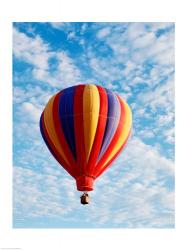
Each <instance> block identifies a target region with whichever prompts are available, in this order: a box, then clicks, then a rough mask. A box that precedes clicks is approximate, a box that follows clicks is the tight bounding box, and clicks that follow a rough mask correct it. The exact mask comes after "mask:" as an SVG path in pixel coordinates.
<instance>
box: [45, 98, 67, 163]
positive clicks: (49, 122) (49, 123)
mask: <svg viewBox="0 0 187 250" xmlns="http://www.w3.org/2000/svg"><path fill="white" fill-rule="evenodd" d="M55 97H56V95H55V96H53V97H52V98H51V99H50V100H49V102H48V103H47V106H46V107H45V110H44V123H45V127H46V130H47V133H48V135H49V138H50V139H51V141H52V143H53V144H54V146H55V147H56V149H57V150H58V152H59V154H60V155H61V156H62V158H63V159H64V160H65V162H66V163H67V164H68V165H70V164H69V162H68V160H67V158H66V156H65V154H64V151H63V150H62V147H61V145H60V142H59V139H58V136H57V134H56V130H55V127H54V122H53V116H52V114H53V102H54V99H55Z"/></svg>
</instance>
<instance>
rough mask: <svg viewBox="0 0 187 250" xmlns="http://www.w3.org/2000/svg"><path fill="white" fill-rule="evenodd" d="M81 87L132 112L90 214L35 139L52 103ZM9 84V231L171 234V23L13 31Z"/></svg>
mask: <svg viewBox="0 0 187 250" xmlns="http://www.w3.org/2000/svg"><path fill="white" fill-rule="evenodd" d="M79 83H93V84H100V85H102V86H103V87H106V88H109V89H111V90H113V91H114V92H116V93H119V94H120V95H121V96H122V97H123V98H124V99H125V100H126V101H127V102H128V103H129V105H130V107H131V109H132V112H133V133H132V137H131V139H130V140H129V143H128V145H127V147H126V149H125V150H124V151H123V152H122V154H121V155H120V156H119V157H118V159H117V160H116V161H115V163H114V164H113V165H112V166H111V168H110V169H108V171H106V172H105V173H104V174H103V176H101V178H100V179H98V180H97V181H96V182H95V190H94V191H93V192H91V193H90V196H91V203H90V205H88V206H81V205H80V201H79V196H80V194H81V193H80V192H78V191H76V186H75V182H74V180H73V179H72V178H71V177H70V176H68V174H67V173H66V172H65V171H64V170H63V169H62V168H61V167H60V166H59V165H58V163H57V162H56V161H55V160H54V159H53V157H52V156H51V155H50V153H49V151H48V149H47V147H46V146H45V144H44V142H43V140H42V138H41V135H40V131H39V117H40V114H41V112H42V110H43V108H44V106H45V104H46V103H47V101H48V99H49V97H50V96H51V95H53V94H55V93H56V92H57V91H59V90H60V89H63V88H66V87H68V86H72V85H77V84H79ZM13 84H14V85H13V96H14V186H13V196H14V202H13V206H14V216H13V226H14V227H16V228H19V227H28V228H32V227H34V228H63V227H68V228H84V227H86V228H173V227H174V119H175V117H174V108H175V107H174V24H173V23H14V25H13Z"/></svg>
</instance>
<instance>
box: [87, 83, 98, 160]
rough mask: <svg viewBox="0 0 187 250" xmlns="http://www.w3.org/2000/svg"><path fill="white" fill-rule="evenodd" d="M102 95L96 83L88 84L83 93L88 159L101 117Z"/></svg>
mask: <svg viewBox="0 0 187 250" xmlns="http://www.w3.org/2000/svg"><path fill="white" fill-rule="evenodd" d="M99 109H100V97H99V91H98V89H97V87H96V86H95V85H92V84H90V85H86V86H85V88H84V93H83V120H84V144H85V151H86V159H87V161H88V159H89V156H90V152H91V149H92V145H93V142H94V138H95V134H96V130H97V123H98V118H99Z"/></svg>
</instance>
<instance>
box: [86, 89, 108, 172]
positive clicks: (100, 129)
mask: <svg viewBox="0 0 187 250" xmlns="http://www.w3.org/2000/svg"><path fill="white" fill-rule="evenodd" d="M97 88H98V91H99V99H100V110H99V119H98V125H97V131H96V134H95V139H94V143H93V146H92V150H91V153H90V157H89V161H88V165H87V170H88V172H89V173H90V175H91V176H92V173H93V171H94V167H95V165H96V161H97V158H98V155H99V152H100V150H101V146H102V141H103V136H104V132H105V127H106V121H107V113H108V98H107V93H106V90H105V89H104V88H102V87H100V86H97Z"/></svg>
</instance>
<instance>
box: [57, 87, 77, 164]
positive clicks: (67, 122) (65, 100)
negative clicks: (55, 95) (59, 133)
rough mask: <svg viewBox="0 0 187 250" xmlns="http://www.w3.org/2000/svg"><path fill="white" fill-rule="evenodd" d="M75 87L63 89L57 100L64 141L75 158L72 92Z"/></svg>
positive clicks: (73, 92)
mask: <svg viewBox="0 0 187 250" xmlns="http://www.w3.org/2000/svg"><path fill="white" fill-rule="evenodd" d="M75 88H76V87H70V88H67V89H64V90H63V91H62V94H61V96H60V101H59V116H60V122H61V126H62V129H63V132H64V136H65V138H66V141H67V143H68V145H69V147H70V150H71V152H72V154H73V156H74V157H75V159H76V147H75V133H74V108H73V106H74V94H75Z"/></svg>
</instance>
